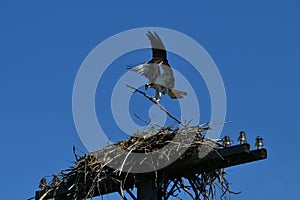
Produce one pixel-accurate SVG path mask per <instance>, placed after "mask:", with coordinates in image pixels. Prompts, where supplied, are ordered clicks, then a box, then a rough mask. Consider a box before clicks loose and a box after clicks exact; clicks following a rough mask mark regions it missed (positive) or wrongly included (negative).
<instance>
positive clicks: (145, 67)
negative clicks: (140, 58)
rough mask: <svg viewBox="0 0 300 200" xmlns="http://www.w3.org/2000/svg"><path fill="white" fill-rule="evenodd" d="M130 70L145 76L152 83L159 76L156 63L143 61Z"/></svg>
mask: <svg viewBox="0 0 300 200" xmlns="http://www.w3.org/2000/svg"><path fill="white" fill-rule="evenodd" d="M132 71H134V72H136V73H139V74H141V75H143V76H145V77H146V78H147V79H148V80H149V82H151V83H154V82H155V81H156V79H157V77H159V76H160V69H159V66H158V64H156V63H144V64H140V65H138V66H136V67H135V68H133V69H132Z"/></svg>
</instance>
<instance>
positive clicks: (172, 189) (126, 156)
mask: <svg viewBox="0 0 300 200" xmlns="http://www.w3.org/2000/svg"><path fill="white" fill-rule="evenodd" d="M208 129H210V128H209V127H208V126H207V127H203V126H191V127H185V128H181V129H179V128H175V129H173V128H172V127H167V128H160V129H158V130H156V129H150V130H149V131H146V132H140V131H138V132H137V133H135V134H134V135H133V136H132V137H130V138H129V139H128V140H124V141H121V142H117V143H115V144H113V145H108V146H107V147H105V148H103V149H101V150H99V151H95V152H92V153H90V154H83V155H81V156H79V155H78V151H76V149H74V154H75V157H76V162H75V166H73V167H70V168H69V169H67V170H62V171H60V172H59V173H58V174H56V175H53V178H52V180H51V181H50V184H47V182H46V180H45V179H42V180H41V183H40V187H41V189H42V190H43V191H44V195H43V196H41V198H40V199H47V198H48V197H55V199H66V197H68V198H67V199H87V198H91V197H93V196H97V195H104V194H107V193H112V192H119V193H120V195H121V196H122V197H123V198H124V191H127V192H128V193H129V194H130V196H132V193H131V192H130V189H134V188H135V187H136V185H137V184H138V182H139V181H140V180H141V179H140V177H142V176H144V175H146V174H148V175H153V177H154V180H155V186H156V187H157V188H159V191H160V196H161V197H162V199H168V198H169V197H172V196H173V197H177V198H179V199H180V197H179V196H178V195H179V193H181V192H185V193H187V194H188V195H189V196H190V197H191V199H205V200H207V199H216V197H218V198H219V199H229V198H230V194H231V193H232V192H231V191H230V190H229V183H228V181H227V180H226V179H225V176H224V175H225V172H224V170H222V169H215V170H209V171H205V170H204V171H201V172H199V173H194V174H192V175H191V174H186V171H185V170H182V169H188V168H189V167H191V166H192V165H193V167H195V166H194V165H195V163H193V162H190V161H193V159H190V158H194V157H195V156H196V157H198V158H201V157H205V156H206V155H207V154H208V153H209V152H211V151H215V150H217V149H219V148H222V145H221V144H219V143H217V142H214V141H212V140H209V139H206V138H205V137H203V135H204V133H205V132H206V131H207V130H208ZM187 160H189V162H186V161H187ZM181 161H185V162H181ZM62 196H63V197H62Z"/></svg>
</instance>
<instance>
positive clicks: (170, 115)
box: [126, 84, 186, 127]
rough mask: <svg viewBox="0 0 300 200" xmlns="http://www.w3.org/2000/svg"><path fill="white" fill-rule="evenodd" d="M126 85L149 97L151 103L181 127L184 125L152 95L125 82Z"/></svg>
mask: <svg viewBox="0 0 300 200" xmlns="http://www.w3.org/2000/svg"><path fill="white" fill-rule="evenodd" d="M126 86H127V87H129V88H131V89H133V90H134V92H138V93H140V94H142V95H144V97H146V98H147V99H149V100H150V101H151V102H152V103H154V104H156V105H157V106H158V107H159V108H160V109H161V110H162V111H163V112H165V113H166V114H167V115H168V116H169V117H170V118H172V119H173V120H174V121H176V122H177V123H178V124H180V125H182V126H183V127H185V126H186V125H185V124H183V123H182V122H181V121H180V120H179V119H177V118H176V117H175V116H174V115H172V114H171V113H170V112H169V111H167V109H165V108H164V107H163V106H162V105H160V104H159V103H158V101H156V100H155V99H154V98H153V97H150V96H149V95H147V94H146V93H145V92H143V91H141V90H139V89H137V88H134V87H132V86H130V85H127V84H126Z"/></svg>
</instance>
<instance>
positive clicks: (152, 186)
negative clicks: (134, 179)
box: [137, 173, 162, 200]
mask: <svg viewBox="0 0 300 200" xmlns="http://www.w3.org/2000/svg"><path fill="white" fill-rule="evenodd" d="M158 184H159V181H158V180H157V179H156V178H155V175H154V174H152V173H151V174H146V175H145V174H140V175H139V176H138V183H137V199H138V200H162V197H161V192H160V190H161V188H160V186H159V185H158Z"/></svg>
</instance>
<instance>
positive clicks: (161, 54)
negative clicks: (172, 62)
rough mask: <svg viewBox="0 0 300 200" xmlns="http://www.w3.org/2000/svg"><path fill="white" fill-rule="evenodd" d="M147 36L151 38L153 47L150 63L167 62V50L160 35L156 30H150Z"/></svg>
mask: <svg viewBox="0 0 300 200" xmlns="http://www.w3.org/2000/svg"><path fill="white" fill-rule="evenodd" d="M147 36H148V38H149V40H150V43H151V47H152V60H150V61H149V63H151V62H153V63H157V64H160V63H161V62H165V63H167V62H168V60H167V51H166V48H165V46H164V44H163V42H162V40H161V39H160V37H159V36H158V35H157V33H156V32H154V34H153V33H151V32H150V31H148V33H147Z"/></svg>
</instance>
